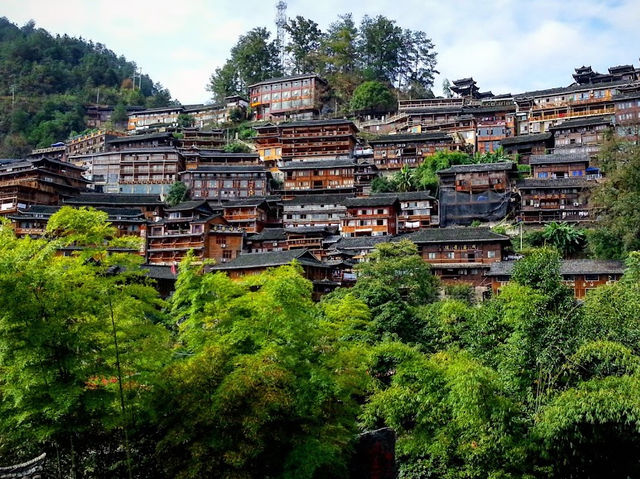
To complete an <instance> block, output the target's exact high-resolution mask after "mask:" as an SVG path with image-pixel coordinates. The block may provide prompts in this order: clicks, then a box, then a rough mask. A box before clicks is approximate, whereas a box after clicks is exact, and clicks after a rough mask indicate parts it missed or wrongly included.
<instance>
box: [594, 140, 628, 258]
mask: <svg viewBox="0 0 640 479" xmlns="http://www.w3.org/2000/svg"><path fill="white" fill-rule="evenodd" d="M599 163H600V166H601V167H602V172H603V173H604V174H605V175H606V177H607V179H606V181H603V182H601V183H599V185H598V187H597V188H596V189H595V191H594V194H593V203H594V207H595V208H597V211H598V223H597V224H596V232H595V234H592V235H590V238H589V240H590V248H591V250H592V252H593V253H594V254H595V255H596V256H598V257H605V258H622V257H624V255H625V253H627V252H629V251H634V250H638V249H640V211H638V208H637V207H636V205H637V204H638V201H640V178H638V175H637V171H638V168H639V167H640V146H639V145H636V144H633V143H630V142H627V141H624V140H622V139H620V138H616V137H611V138H610V139H609V141H608V142H607V143H606V144H605V145H604V146H603V147H602V149H601V151H600V155H599Z"/></svg>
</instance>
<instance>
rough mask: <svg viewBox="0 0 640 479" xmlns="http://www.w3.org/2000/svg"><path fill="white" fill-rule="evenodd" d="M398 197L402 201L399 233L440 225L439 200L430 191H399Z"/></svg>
mask: <svg viewBox="0 0 640 479" xmlns="http://www.w3.org/2000/svg"><path fill="white" fill-rule="evenodd" d="M397 197H398V200H399V201H400V212H399V214H398V232H399V233H406V232H410V231H416V230H419V229H422V228H429V227H433V226H438V224H439V219H438V202H437V200H436V198H434V197H433V196H431V194H430V192H429V191H409V192H406V193H397Z"/></svg>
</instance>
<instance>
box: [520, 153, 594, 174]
mask: <svg viewBox="0 0 640 479" xmlns="http://www.w3.org/2000/svg"><path fill="white" fill-rule="evenodd" d="M558 151H561V150H556V152H555V153H552V154H549V155H534V156H531V158H529V165H531V176H532V177H533V178H536V179H556V178H586V177H587V175H588V174H589V173H590V171H589V155H588V154H587V153H585V152H583V153H559V152H558Z"/></svg>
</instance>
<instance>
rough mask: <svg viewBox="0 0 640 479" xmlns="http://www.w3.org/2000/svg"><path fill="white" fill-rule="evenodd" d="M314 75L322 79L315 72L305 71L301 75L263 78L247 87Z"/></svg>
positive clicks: (312, 76)
mask: <svg viewBox="0 0 640 479" xmlns="http://www.w3.org/2000/svg"><path fill="white" fill-rule="evenodd" d="M314 77H315V78H319V79H320V80H322V81H324V80H323V79H322V78H321V77H320V76H319V75H318V74H316V73H305V74H303V75H291V76H285V77H278V78H269V79H267V80H263V81H261V82H258V83H253V84H251V85H249V86H248V88H252V87H254V86H258V85H267V84H269V83H277V82H281V81H288V80H302V79H304V78H314Z"/></svg>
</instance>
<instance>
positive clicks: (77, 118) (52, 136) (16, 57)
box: [0, 18, 171, 156]
mask: <svg viewBox="0 0 640 479" xmlns="http://www.w3.org/2000/svg"><path fill="white" fill-rule="evenodd" d="M135 69H136V65H135V63H133V62H130V61H127V60H126V59H125V58H124V57H122V56H117V55H116V54H115V53H114V52H112V51H111V50H109V49H107V48H106V47H105V46H104V45H102V44H101V43H93V42H91V41H85V40H82V39H78V38H72V37H69V36H67V35H62V36H52V35H50V34H49V33H48V32H47V31H45V30H43V29H40V28H35V25H34V24H29V25H25V27H23V28H18V27H17V26H16V25H14V24H12V23H11V22H10V21H9V20H7V19H6V18H0V97H2V98H3V99H2V100H0V102H2V105H1V106H0V156H3V155H4V156H22V155H24V154H25V153H26V152H27V151H28V150H29V149H31V148H32V147H36V146H37V147H47V146H49V145H51V144H52V143H55V142H58V141H64V140H66V139H67V138H68V137H69V135H71V133H72V132H74V131H76V132H78V131H82V130H84V129H85V127H86V124H85V111H84V105H86V104H88V103H93V102H95V101H96V95H97V93H98V92H99V95H100V102H101V103H108V104H112V105H119V108H120V109H118V108H116V112H115V113H117V114H116V119H114V120H113V121H114V122H117V121H123V120H125V119H126V118H122V108H124V107H125V106H127V105H140V104H142V105H145V104H146V105H147V106H166V105H167V104H169V102H170V101H171V96H170V95H169V93H168V92H167V91H166V90H164V89H163V88H162V87H161V85H159V84H154V83H153V82H152V80H151V79H150V78H149V77H148V76H147V75H143V76H142V80H141V88H140V89H139V90H138V89H137V90H135V91H134V90H132V85H131V81H130V78H131V76H132V75H133V72H134V71H135ZM12 92H15V102H13V104H12V100H11V96H12ZM125 114H126V112H125Z"/></svg>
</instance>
